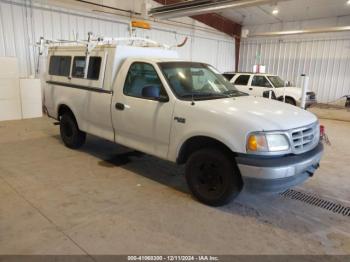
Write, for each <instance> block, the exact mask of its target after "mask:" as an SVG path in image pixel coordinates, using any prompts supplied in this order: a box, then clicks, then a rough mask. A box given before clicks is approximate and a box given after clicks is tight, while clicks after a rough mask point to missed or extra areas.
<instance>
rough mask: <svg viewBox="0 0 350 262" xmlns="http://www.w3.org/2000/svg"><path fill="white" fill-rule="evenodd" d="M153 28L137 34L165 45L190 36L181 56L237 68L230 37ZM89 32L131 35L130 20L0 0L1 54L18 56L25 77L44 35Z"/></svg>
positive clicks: (83, 34)
mask: <svg viewBox="0 0 350 262" xmlns="http://www.w3.org/2000/svg"><path fill="white" fill-rule="evenodd" d="M153 28H154V29H152V30H150V31H147V32H143V33H141V34H139V35H138V36H149V37H150V38H151V39H154V40H156V41H159V42H161V43H165V44H175V43H178V42H180V41H182V39H183V38H184V37H189V41H188V43H187V44H186V45H185V46H184V47H182V48H179V49H178V51H179V54H180V56H181V58H183V59H190V60H196V61H201V62H207V63H210V64H212V65H214V66H216V67H217V68H218V69H219V70H221V71H232V70H233V69H234V68H235V44H234V41H233V40H232V39H230V38H229V37H226V36H223V35H222V34H220V33H218V34H212V33H204V32H199V31H197V30H189V29H183V28H181V27H179V28H175V29H174V28H172V29H168V28H167V27H166V26H162V25H159V24H158V25H154V26H153ZM88 32H93V33H94V34H95V35H101V36H113V37H124V36H128V35H129V33H128V21H126V20H125V19H124V20H122V19H120V20H118V19H116V20H114V18H113V17H110V18H109V17H108V16H106V15H104V16H102V15H97V14H95V13H86V12H84V13H83V12H77V11H71V10H67V9H64V8H60V7H53V6H45V5H41V4H40V3H35V2H33V3H32V1H27V0H13V1H10V0H0V56H16V57H18V58H19V63H20V64H19V68H20V74H21V76H22V77H26V76H28V75H32V74H34V72H35V68H36V64H37V60H38V59H37V50H36V47H35V46H34V45H33V43H35V42H37V41H38V40H39V38H40V37H41V36H44V37H45V38H46V39H71V40H73V39H74V37H75V36H76V35H77V34H78V38H79V39H83V38H86V36H87V33H88Z"/></svg>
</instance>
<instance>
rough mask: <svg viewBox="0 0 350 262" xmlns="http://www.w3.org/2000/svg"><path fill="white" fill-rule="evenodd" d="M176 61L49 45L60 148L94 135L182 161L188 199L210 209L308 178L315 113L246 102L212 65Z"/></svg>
mask: <svg viewBox="0 0 350 262" xmlns="http://www.w3.org/2000/svg"><path fill="white" fill-rule="evenodd" d="M176 57H177V54H176V53H175V52H174V51H169V50H163V49H159V48H150V47H135V46H122V45H115V44H103V45H102V44H101V45H97V46H96V47H95V48H94V49H93V50H92V51H91V52H89V54H88V55H87V54H86V48H85V47H84V46H83V45H72V46H69V45H68V46H52V47H50V48H49V51H48V70H47V75H46V86H45V107H46V109H47V113H48V115H49V116H50V117H52V118H54V119H57V120H59V123H60V133H61V137H62V140H63V142H64V144H65V145H66V146H67V147H69V148H73V149H75V148H79V147H80V146H82V145H83V144H84V142H85V139H86V134H93V135H96V136H99V137H101V138H104V139H108V140H110V141H113V142H115V143H118V144H121V145H124V146H127V147H129V148H132V149H135V150H138V151H141V152H144V153H147V154H150V155H153V156H157V157H159V158H162V159H165V160H169V161H171V162H175V163H177V164H186V171H185V173H186V174H185V175H186V179H187V183H188V186H189V188H190V190H191V192H192V193H193V195H194V196H195V197H196V198H197V199H198V200H199V201H201V202H203V203H205V204H208V205H213V206H218V205H223V204H225V203H227V202H228V201H230V199H232V198H234V197H235V196H237V195H238V193H239V192H240V191H241V190H242V189H243V188H246V189H247V190H251V191H253V192H280V191H282V190H285V189H287V188H289V187H292V186H295V185H297V184H300V183H302V182H303V181H305V180H306V179H308V178H309V177H311V176H312V175H313V174H314V172H315V170H316V169H317V168H318V166H319V162H320V160H321V155H322V152H323V146H322V144H321V143H320V131H319V123H318V119H317V118H316V117H315V115H313V114H312V113H309V112H307V111H304V110H302V109H299V108H297V107H294V106H291V105H287V104H281V103H280V102H277V101H270V100H267V99H264V98H257V97H253V96H247V95H246V94H245V93H242V92H240V91H238V90H237V89H236V88H235V87H234V86H233V85H232V84H231V83H230V82H229V81H227V80H226V79H225V78H224V77H223V76H221V75H220V74H219V72H217V71H216V70H215V69H214V68H213V67H212V66H210V65H207V64H204V63H196V62H188V61H181V60H178V59H176ZM87 61H88V62H87ZM160 175H161V174H160Z"/></svg>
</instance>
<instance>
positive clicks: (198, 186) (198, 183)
mask: <svg viewBox="0 0 350 262" xmlns="http://www.w3.org/2000/svg"><path fill="white" fill-rule="evenodd" d="M186 180H187V184H188V186H189V188H190V190H191V192H192V194H193V196H194V197H196V198H197V199H198V200H199V201H200V202H202V203H204V204H206V205H209V206H222V205H224V204H227V203H228V202H230V201H231V200H232V199H233V198H235V197H237V196H238V194H239V193H240V192H241V190H242V185H243V183H242V180H241V176H240V174H239V171H238V168H237V166H236V164H235V162H234V160H233V157H231V156H230V155H229V154H227V153H226V152H225V151H224V150H220V149H216V148H205V149H200V150H198V151H196V152H194V153H193V154H192V155H191V156H190V158H189V160H188V161H187V164H186Z"/></svg>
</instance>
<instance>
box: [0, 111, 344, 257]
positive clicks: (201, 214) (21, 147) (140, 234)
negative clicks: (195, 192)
mask: <svg viewBox="0 0 350 262" xmlns="http://www.w3.org/2000/svg"><path fill="white" fill-rule="evenodd" d="M52 123H53V121H52V120H50V119H48V118H46V117H44V118H41V119H33V120H23V121H11V122H0V254H96V255H97V254H203V253H205V254H350V218H349V217H344V216H342V215H337V214H333V213H331V212H329V211H326V210H323V209H321V208H318V207H313V206H310V205H307V204H305V203H303V202H300V201H296V200H290V199H286V198H282V197H280V196H278V195H277V196H276V195H251V194H248V193H245V192H244V193H242V194H241V195H240V196H239V198H238V199H237V200H236V201H235V202H232V203H231V204H229V205H227V206H225V207H221V208H212V207H208V206H205V205H202V204H200V203H198V202H196V201H195V200H194V199H192V197H191V196H190V194H189V193H188V189H187V187H186V184H185V181H184V177H183V168H177V167H176V166H174V165H173V164H170V163H168V162H165V161H161V160H158V159H155V158H153V157H149V156H140V155H135V154H123V153H125V152H127V150H126V149H124V148H121V147H120V146H117V145H114V144H112V143H109V142H106V141H104V140H100V139H97V138H94V137H89V138H88V142H87V144H86V146H84V147H83V148H82V150H80V151H72V150H69V149H67V148H66V147H64V146H63V145H62V142H61V141H60V138H59V136H58V134H59V132H58V127H57V126H53V125H52ZM321 123H323V124H324V125H325V126H326V128H327V131H328V135H329V137H330V139H331V142H332V146H330V147H327V148H326V152H325V157H324V159H323V161H322V163H321V168H320V169H319V171H318V172H317V173H316V175H315V177H314V178H312V179H310V180H309V181H308V182H307V183H306V184H304V185H303V186H301V187H300V188H299V189H301V190H303V191H307V192H314V193H316V194H318V195H320V196H322V197H324V198H327V199H331V200H337V201H341V202H342V203H345V205H347V206H350V190H349V184H350V172H349V168H348V166H349V160H350V150H349V148H350V139H349V137H348V136H349V134H350V122H342V121H331V120H321ZM120 154H123V155H120ZM118 155H119V156H118Z"/></svg>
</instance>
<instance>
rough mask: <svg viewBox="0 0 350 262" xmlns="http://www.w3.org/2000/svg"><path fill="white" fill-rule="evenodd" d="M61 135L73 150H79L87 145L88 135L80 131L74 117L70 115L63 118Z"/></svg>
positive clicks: (67, 114)
mask: <svg viewBox="0 0 350 262" xmlns="http://www.w3.org/2000/svg"><path fill="white" fill-rule="evenodd" d="M60 133H61V138H62V141H63V143H64V144H65V145H66V146H67V147H69V148H71V149H77V148H79V147H81V146H82V145H84V143H85V140H86V133H85V132H82V131H80V130H79V127H78V124H77V122H76V120H75V118H74V116H73V115H72V114H70V113H64V114H63V115H62V116H61V119H60Z"/></svg>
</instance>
